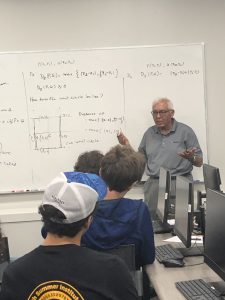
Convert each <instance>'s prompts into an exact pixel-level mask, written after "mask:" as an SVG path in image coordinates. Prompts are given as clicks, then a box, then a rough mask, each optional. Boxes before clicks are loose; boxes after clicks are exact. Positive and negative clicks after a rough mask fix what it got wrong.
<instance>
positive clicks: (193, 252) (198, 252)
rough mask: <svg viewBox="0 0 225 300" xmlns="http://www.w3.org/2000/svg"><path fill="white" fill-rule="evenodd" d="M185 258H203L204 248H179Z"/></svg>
mask: <svg viewBox="0 0 225 300" xmlns="http://www.w3.org/2000/svg"><path fill="white" fill-rule="evenodd" d="M177 249H178V250H179V251H180V253H181V254H183V256H184V257H189V256H203V255H204V246H194V247H190V248H184V247H182V248H177Z"/></svg>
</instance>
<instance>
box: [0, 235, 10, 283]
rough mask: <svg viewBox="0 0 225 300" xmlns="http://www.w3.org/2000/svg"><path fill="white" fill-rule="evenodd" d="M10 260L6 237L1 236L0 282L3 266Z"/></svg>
mask: <svg viewBox="0 0 225 300" xmlns="http://www.w3.org/2000/svg"><path fill="white" fill-rule="evenodd" d="M9 261H10V256H9V245H8V238H7V237H2V238H0V284H1V282H2V275H3V272H4V270H5V268H6V267H7V266H8V264H9Z"/></svg>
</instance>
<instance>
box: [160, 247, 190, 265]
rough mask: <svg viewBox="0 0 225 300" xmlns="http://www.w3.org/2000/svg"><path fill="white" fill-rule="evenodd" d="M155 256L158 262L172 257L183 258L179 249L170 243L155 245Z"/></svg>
mask: <svg viewBox="0 0 225 300" xmlns="http://www.w3.org/2000/svg"><path fill="white" fill-rule="evenodd" d="M155 256H156V259H157V260H158V261H159V262H160V263H161V262H163V260H166V259H169V258H173V259H183V258H184V256H183V254H181V253H180V252H179V250H177V249H176V248H174V247H173V246H172V245H170V244H165V245H161V246H156V247H155Z"/></svg>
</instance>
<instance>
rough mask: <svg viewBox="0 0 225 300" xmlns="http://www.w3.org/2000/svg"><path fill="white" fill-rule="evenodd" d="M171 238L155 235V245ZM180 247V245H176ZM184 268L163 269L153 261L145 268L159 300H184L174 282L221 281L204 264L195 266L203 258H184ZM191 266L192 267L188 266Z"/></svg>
mask: <svg viewBox="0 0 225 300" xmlns="http://www.w3.org/2000/svg"><path fill="white" fill-rule="evenodd" d="M169 237H171V234H156V235H155V244H156V246H157V245H162V244H164V243H165V242H163V240H165V239H166V238H169ZM178 245H179V246H180V244H178ZM184 261H185V265H186V266H185V267H182V268H165V267H164V265H163V264H160V263H159V262H158V261H157V260H155V262H154V264H152V265H148V266H147V268H146V271H147V274H148V276H149V278H150V279H151V282H152V285H153V286H154V288H155V291H156V293H157V295H158V297H159V299H161V300H164V299H165V300H168V299H169V300H170V299H171V300H175V299H176V300H184V299H185V298H184V296H183V295H182V294H181V293H180V292H179V291H178V290H177V288H176V286H175V282H176V281H182V280H190V279H199V278H201V279H204V280H205V281H206V282H209V281H221V278H220V277H219V276H218V275H217V274H216V273H215V272H214V271H212V270H211V269H210V268H209V267H208V266H207V265H206V264H205V263H203V264H200V265H195V266H194V264H198V263H202V262H203V256H195V257H185V258H184ZM188 265H193V266H188Z"/></svg>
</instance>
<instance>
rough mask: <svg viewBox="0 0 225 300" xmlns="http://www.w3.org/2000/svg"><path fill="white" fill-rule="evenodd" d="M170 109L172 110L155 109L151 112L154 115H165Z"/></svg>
mask: <svg viewBox="0 0 225 300" xmlns="http://www.w3.org/2000/svg"><path fill="white" fill-rule="evenodd" d="M169 111H172V109H167V110H153V111H151V114H152V115H153V117H156V116H158V115H160V116H163V115H165V114H166V113H168V112H169Z"/></svg>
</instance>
